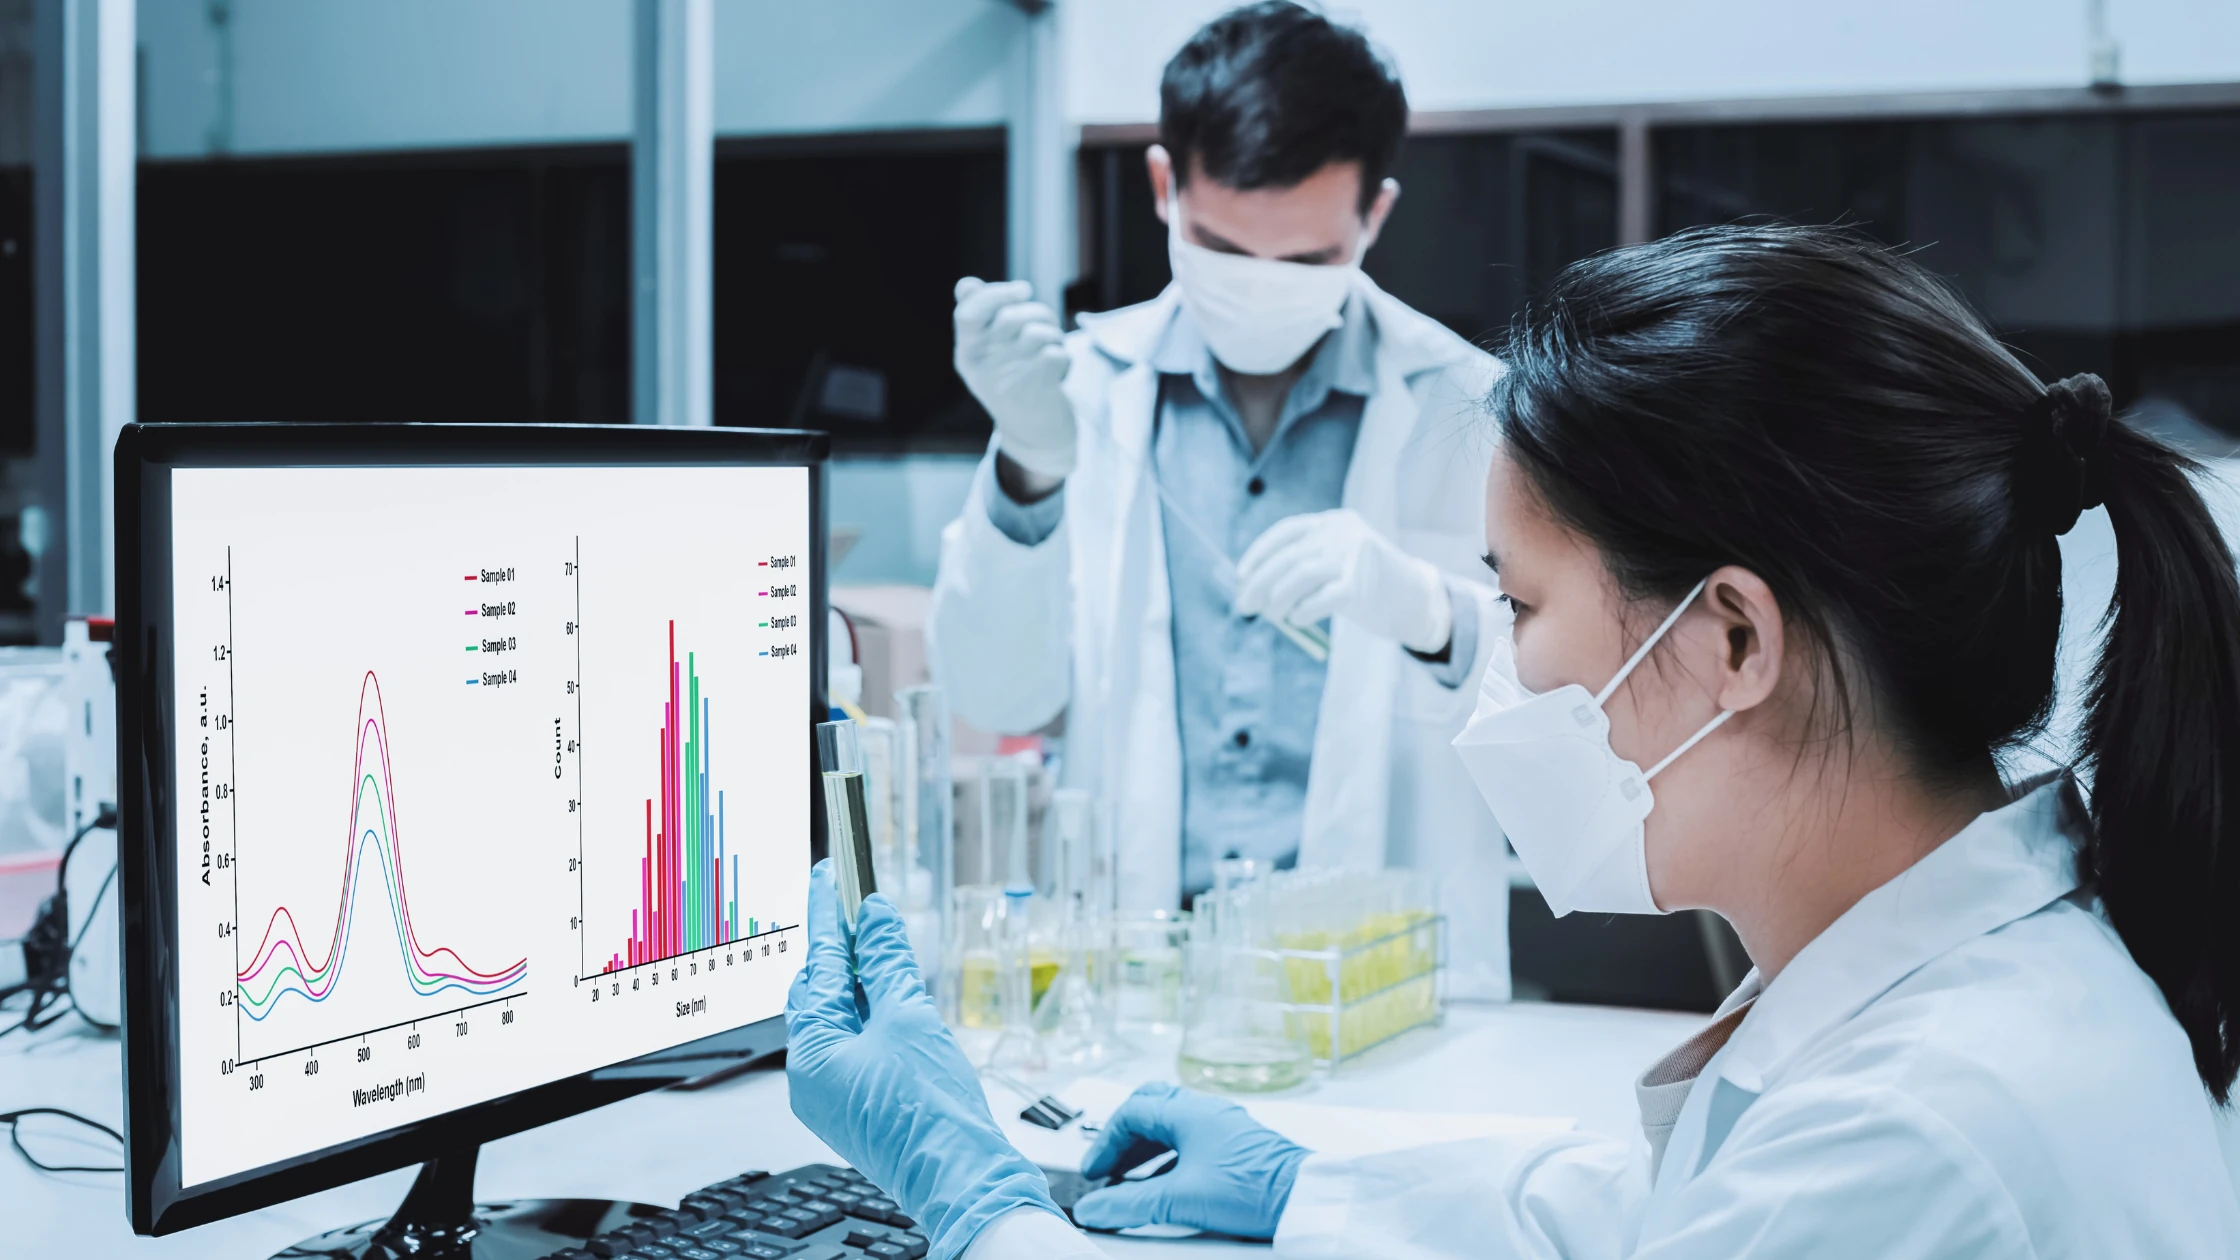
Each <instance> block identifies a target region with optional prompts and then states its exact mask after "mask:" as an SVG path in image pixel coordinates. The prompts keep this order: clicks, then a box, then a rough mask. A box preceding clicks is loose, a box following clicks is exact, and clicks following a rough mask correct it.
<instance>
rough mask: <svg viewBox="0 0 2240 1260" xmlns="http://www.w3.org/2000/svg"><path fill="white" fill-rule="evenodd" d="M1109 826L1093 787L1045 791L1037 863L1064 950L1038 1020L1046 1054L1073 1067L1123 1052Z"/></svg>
mask: <svg viewBox="0 0 2240 1260" xmlns="http://www.w3.org/2000/svg"><path fill="white" fill-rule="evenodd" d="M1111 830H1112V829H1111V828H1110V827H1109V826H1108V825H1106V818H1105V815H1104V811H1102V810H1100V809H1099V808H1098V804H1097V799H1096V797H1095V796H1094V795H1092V794H1091V793H1089V792H1087V791H1085V790H1083V789H1081V788H1059V789H1058V790H1057V791H1055V792H1052V793H1051V794H1050V809H1049V813H1048V815H1047V816H1046V817H1045V819H1044V826H1043V837H1044V840H1043V869H1044V870H1045V871H1047V872H1050V875H1051V878H1050V880H1049V883H1050V885H1051V889H1052V897H1053V899H1054V900H1055V901H1056V903H1057V906H1056V909H1057V916H1056V918H1057V922H1056V929H1055V930H1056V934H1057V944H1058V947H1059V949H1060V951H1062V953H1061V959H1060V962H1059V964H1058V973H1057V978H1056V980H1055V982H1054V984H1053V987H1052V988H1051V990H1050V992H1049V994H1048V995H1047V996H1045V997H1044V998H1043V999H1042V1003H1041V1008H1040V1010H1039V1011H1038V1016H1039V1018H1038V1020H1037V1024H1036V1026H1037V1027H1038V1028H1040V1029H1042V1030H1043V1031H1044V1032H1045V1033H1046V1034H1047V1038H1046V1039H1047V1041H1048V1049H1049V1053H1050V1057H1051V1058H1052V1060H1054V1061H1056V1062H1060V1063H1066V1064H1070V1065H1072V1066H1075V1067H1094V1066H1096V1065H1099V1064H1103V1063H1107V1062H1110V1061H1112V1060H1114V1059H1118V1058H1123V1057H1125V1056H1126V1055H1127V1053H1128V1052H1129V1051H1128V1047H1127V1046H1126V1045H1125V1044H1124V1043H1122V1042H1121V1040H1120V1038H1119V1035H1118V1034H1117V1033H1116V1032H1115V1031H1114V1028H1113V1014H1112V1001H1111V993H1110V988H1111V976H1112V934H1111V928H1112V909H1113V904H1112V903H1113V890H1114V883H1113V879H1112V861H1111V856H1110V843H1111V842H1110V835H1111Z"/></svg>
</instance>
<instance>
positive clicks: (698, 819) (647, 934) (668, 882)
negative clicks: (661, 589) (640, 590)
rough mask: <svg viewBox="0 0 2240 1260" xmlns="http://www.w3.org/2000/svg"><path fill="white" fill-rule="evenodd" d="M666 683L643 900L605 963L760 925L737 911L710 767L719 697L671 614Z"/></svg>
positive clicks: (733, 867) (721, 939) (648, 957)
mask: <svg viewBox="0 0 2240 1260" xmlns="http://www.w3.org/2000/svg"><path fill="white" fill-rule="evenodd" d="M667 683H668V697H667V699H666V701H665V702H664V703H663V704H662V706H661V719H662V720H661V729H660V731H659V732H658V738H657V741H656V743H657V748H656V753H657V760H658V764H659V766H660V774H661V789H660V792H659V794H658V797H651V796H649V797H647V798H646V813H645V848H644V851H643V852H642V853H641V854H640V856H639V859H638V906H637V908H636V909H634V910H632V911H631V913H630V937H629V940H628V942H627V943H626V944H625V945H624V947H623V948H622V949H621V950H620V951H618V952H616V953H614V954H612V955H611V956H610V957H609V958H608V960H607V962H606V964H605V965H604V967H603V968H602V970H603V971H619V970H621V969H623V968H625V967H636V966H642V965H644V964H646V963H653V962H660V961H662V960H664V959H668V958H674V957H676V956H677V955H679V954H689V953H691V952H693V951H694V950H700V949H707V948H710V947H712V946H717V945H728V944H730V943H731V942H733V941H737V940H741V939H744V938H745V937H748V936H751V935H754V934H755V932H756V930H757V929H758V928H759V927H760V924H759V923H758V921H757V920H755V919H752V918H742V917H741V916H740V914H739V860H738V857H737V855H735V854H733V853H731V852H730V851H729V846H728V844H727V843H726V838H725V827H724V798H723V793H722V792H721V791H720V790H717V789H716V788H715V787H714V785H713V784H712V782H711V781H710V776H709V765H710V762H709V751H708V750H709V747H710V744H711V741H712V728H713V726H714V718H715V713H714V705H713V704H712V703H711V702H710V700H709V698H708V697H706V696H704V695H702V694H700V674H699V670H698V661H697V658H696V657H695V656H694V655H693V654H691V653H689V652H688V653H686V654H685V658H684V660H682V661H679V660H678V659H677V623H676V622H674V621H671V622H670V623H669V676H668V679H667ZM727 863H728V869H726V864H727Z"/></svg>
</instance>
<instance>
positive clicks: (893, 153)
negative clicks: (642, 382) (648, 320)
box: [715, 133, 1005, 452]
mask: <svg viewBox="0 0 2240 1260" xmlns="http://www.w3.org/2000/svg"><path fill="white" fill-rule="evenodd" d="M818 143H819V144H820V145H828V144H837V143H841V142H827V141H819V142H818ZM715 255H716V256H715V394H716V397H715V415H716V423H718V424H737V425H761V426H768V425H799V426H802V427H806V428H815V429H827V430H830V431H831V432H832V434H833V438H834V442H835V446H836V448H837V449H839V450H841V451H843V452H868V451H898V450H960V451H962V450H971V451H977V450H980V449H981V448H983V447H984V446H986V445H987V440H988V431H989V426H988V418H987V413H986V412H984V411H982V410H981V409H980V407H979V405H978V404H977V403H975V402H974V401H973V400H972V396H971V395H970V394H969V393H967V392H966V391H965V388H964V384H963V382H961V381H959V380H958V379H957V374H956V370H955V368H954V367H953V366H952V365H951V362H950V359H951V351H952V337H953V334H952V331H951V327H950V312H951V311H952V310H953V309H954V307H955V304H956V303H955V298H954V296H953V294H954V292H955V288H956V283H957V278H958V277H959V276H965V275H976V276H983V277H987V278H990V279H1000V278H1001V277H1002V276H1003V274H1004V270H1005V258H1004V158H1003V149H1002V137H1001V135H1000V134H995V133H989V134H986V135H982V134H980V133H974V134H973V135H972V136H970V137H965V138H962V139H942V138H938V137H935V138H928V139H927V140H926V141H925V142H924V143H918V142H916V140H915V138H913V140H911V141H906V142H902V143H900V144H896V143H892V142H889V143H887V144H885V145H884V146H883V147H867V146H864V145H861V144H856V145H848V146H847V147H844V148H841V149H839V151H832V150H831V149H829V148H827V149H825V150H824V151H816V150H806V151H805V150H803V149H802V148H800V147H798V146H794V145H788V146H786V147H785V148H784V149H782V150H780V151H778V152H756V151H754V150H752V149H746V150H740V149H730V150H727V151H723V152H719V153H718V155H717V158H716V179H715Z"/></svg>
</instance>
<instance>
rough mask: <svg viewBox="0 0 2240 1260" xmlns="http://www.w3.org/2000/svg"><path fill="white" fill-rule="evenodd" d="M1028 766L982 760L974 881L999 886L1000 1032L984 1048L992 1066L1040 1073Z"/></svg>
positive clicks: (1041, 1054) (1009, 760)
mask: <svg viewBox="0 0 2240 1260" xmlns="http://www.w3.org/2000/svg"><path fill="white" fill-rule="evenodd" d="M1029 786H1030V779H1029V776H1028V773H1027V767H1026V765H1025V764H1024V763H1023V762H1021V761H1020V760H1019V759H1018V758H1016V757H1002V756H997V757H988V758H985V759H983V760H982V761H981V763H980V802H979V804H980V852H979V854H978V858H979V861H978V863H977V867H978V880H977V882H978V883H979V884H980V885H981V886H983V887H998V888H1001V889H1002V893H1003V896H1002V900H1001V901H1000V902H999V903H997V907H998V918H997V931H996V998H997V1004H998V1008H999V1010H1000V1012H1001V1016H1000V1023H1001V1026H1002V1030H1003V1035H1002V1036H1001V1037H1000V1038H998V1039H997V1041H996V1044H995V1046H994V1047H993V1048H991V1049H990V1050H989V1052H988V1060H987V1061H988V1063H989V1064H990V1065H991V1066H994V1067H998V1068H1003V1069H1006V1070H1010V1071H1028V1072H1039V1071H1041V1070H1043V1068H1044V1067H1046V1066H1047V1062H1048V1061H1047V1058H1046V1056H1045V1055H1044V1052H1043V1046H1042V1038H1041V1037H1040V1035H1039V1034H1037V1033H1036V1032H1035V1027H1034V999H1035V985H1034V914H1035V895H1034V877H1033V874H1032V870H1031V867H1030V863H1029V858H1028V851H1027V834H1028V833H1027V815H1028V813H1029V810H1030V809H1031V800H1030V794H1029Z"/></svg>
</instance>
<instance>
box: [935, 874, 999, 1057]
mask: <svg viewBox="0 0 2240 1260" xmlns="http://www.w3.org/2000/svg"><path fill="white" fill-rule="evenodd" d="M1003 911H1004V905H1003V890H1002V889H1000V888H989V887H985V886H981V885H972V884H967V885H965V886H963V887H961V888H955V889H952V890H950V894H949V914H948V922H949V929H950V930H949V937H948V945H947V948H945V949H944V950H943V951H942V961H943V965H942V984H941V993H942V994H943V998H942V1012H941V1014H942V1018H943V1019H945V1020H947V1021H948V1023H949V1026H950V1027H952V1028H960V1029H963V1028H970V1029H985V1030H989V1031H994V1030H995V1029H999V1028H1001V1027H1003V995H1002V978H1001V963H1000V958H1001V954H1002V934H1003V926H1004V916H1003Z"/></svg>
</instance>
